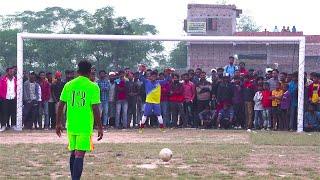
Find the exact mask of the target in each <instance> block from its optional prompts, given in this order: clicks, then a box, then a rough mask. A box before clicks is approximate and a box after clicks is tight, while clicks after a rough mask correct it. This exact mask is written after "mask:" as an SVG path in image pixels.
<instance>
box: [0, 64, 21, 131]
mask: <svg viewBox="0 0 320 180" xmlns="http://www.w3.org/2000/svg"><path fill="white" fill-rule="evenodd" d="M6 72H7V73H6V75H5V76H3V77H2V78H1V80H0V87H1V89H0V99H2V100H3V104H2V113H3V117H1V119H2V120H3V121H2V122H1V126H2V128H1V130H0V131H4V130H5V128H6V125H7V127H9V119H10V118H11V127H12V128H13V129H14V130H15V129H16V123H17V122H16V108H17V98H16V97H17V78H16V77H14V69H13V68H8V69H7V71H6Z"/></svg>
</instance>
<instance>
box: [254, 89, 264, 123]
mask: <svg viewBox="0 0 320 180" xmlns="http://www.w3.org/2000/svg"><path fill="white" fill-rule="evenodd" d="M257 90H258V91H257V92H256V94H255V95H254V97H253V101H254V128H255V129H260V128H261V126H262V112H263V106H262V97H263V96H262V84H259V85H258V86H257Z"/></svg>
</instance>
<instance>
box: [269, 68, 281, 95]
mask: <svg viewBox="0 0 320 180" xmlns="http://www.w3.org/2000/svg"><path fill="white" fill-rule="evenodd" d="M278 76H279V71H278V70H277V69H275V70H273V71H272V78H270V79H269V80H268V81H267V82H268V83H269V87H270V91H273V90H275V89H277V85H278V83H279V82H280V81H279V78H278Z"/></svg>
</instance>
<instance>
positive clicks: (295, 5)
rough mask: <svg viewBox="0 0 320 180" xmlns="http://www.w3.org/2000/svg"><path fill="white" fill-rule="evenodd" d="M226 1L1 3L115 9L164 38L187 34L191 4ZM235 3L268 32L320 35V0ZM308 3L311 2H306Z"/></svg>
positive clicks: (17, 7)
mask: <svg viewBox="0 0 320 180" xmlns="http://www.w3.org/2000/svg"><path fill="white" fill-rule="evenodd" d="M217 1H218V2H222V1H224V0H0V14H1V15H6V14H14V13H15V12H21V11H24V10H32V11H38V10H42V9H44V8H46V7H52V6H60V7H63V8H72V9H84V10H87V11H89V12H94V11H95V10H96V9H98V8H101V7H105V6H112V7H114V9H115V15H116V16H126V17H128V18H129V19H133V18H141V17H143V18H145V22H146V23H149V24H153V25H155V26H156V27H157V29H158V30H159V34H160V35H170V36H171V35H184V32H183V30H182V28H183V19H185V18H186V16H187V4H189V3H198V4H206V3H209V4H214V3H216V2H217ZM225 1H226V2H227V4H235V5H236V6H237V8H238V9H242V10H243V14H246V15H249V16H252V17H253V19H254V20H255V21H256V23H257V24H258V25H259V26H261V29H262V30H264V29H265V28H267V29H268V30H269V31H272V30H273V28H274V26H275V25H277V26H278V28H281V27H282V26H284V25H285V26H290V27H291V26H293V25H295V26H296V27H297V30H298V31H304V34H320V23H319V22H318V18H319V17H320V14H319V10H318V8H319V7H320V6H319V5H320V1H319V0H304V1H302V0H225ZM306 2H307V3H306Z"/></svg>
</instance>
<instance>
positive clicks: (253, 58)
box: [238, 54, 267, 60]
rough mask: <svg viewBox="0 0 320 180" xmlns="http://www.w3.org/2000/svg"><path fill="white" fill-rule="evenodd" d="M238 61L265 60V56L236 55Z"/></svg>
mask: <svg viewBox="0 0 320 180" xmlns="http://www.w3.org/2000/svg"><path fill="white" fill-rule="evenodd" d="M238 59H239V60H266V59H267V54H238Z"/></svg>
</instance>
